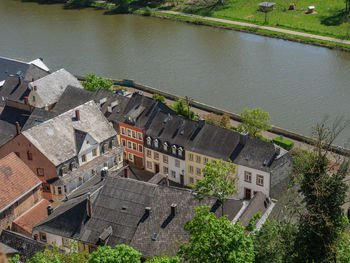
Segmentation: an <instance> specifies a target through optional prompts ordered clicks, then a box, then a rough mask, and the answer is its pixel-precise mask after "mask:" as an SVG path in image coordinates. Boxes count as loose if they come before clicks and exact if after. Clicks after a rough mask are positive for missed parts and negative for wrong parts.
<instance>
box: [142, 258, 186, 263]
mask: <svg viewBox="0 0 350 263" xmlns="http://www.w3.org/2000/svg"><path fill="white" fill-rule="evenodd" d="M146 262H147V263H180V259H179V258H178V257H172V258H168V257H156V258H152V259H150V260H147V261H146Z"/></svg>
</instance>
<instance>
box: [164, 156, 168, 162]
mask: <svg viewBox="0 0 350 263" xmlns="http://www.w3.org/2000/svg"><path fill="white" fill-rule="evenodd" d="M163 163H168V156H166V155H163Z"/></svg>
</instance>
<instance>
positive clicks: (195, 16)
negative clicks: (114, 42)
mask: <svg viewBox="0 0 350 263" xmlns="http://www.w3.org/2000/svg"><path fill="white" fill-rule="evenodd" d="M153 10H154V11H157V12H160V13H164V14H171V15H180V16H185V17H192V18H200V19H203V20H207V21H214V22H220V23H225V24H231V25H237V26H243V27H251V28H258V29H265V30H269V31H274V32H279V33H284V34H290V35H295V36H302V37H309V38H314V39H319V40H325V41H331V42H336V43H341V44H347V45H350V41H349V40H342V39H338V38H333V37H325V36H319V35H313V34H308V33H302V32H297V31H292V30H287V29H282V28H276V27H270V26H260V25H255V24H250V23H245V22H237V21H232V20H227V19H221V18H215V17H208V16H199V15H192V14H186V13H181V12H177V11H169V10H160V9H153Z"/></svg>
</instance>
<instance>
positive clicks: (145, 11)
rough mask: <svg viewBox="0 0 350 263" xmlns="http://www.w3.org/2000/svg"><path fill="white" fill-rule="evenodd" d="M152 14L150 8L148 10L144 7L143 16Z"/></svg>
mask: <svg viewBox="0 0 350 263" xmlns="http://www.w3.org/2000/svg"><path fill="white" fill-rule="evenodd" d="M151 14H152V10H151V8H149V7H148V6H146V8H145V10H144V11H143V14H142V15H144V16H150V15H151Z"/></svg>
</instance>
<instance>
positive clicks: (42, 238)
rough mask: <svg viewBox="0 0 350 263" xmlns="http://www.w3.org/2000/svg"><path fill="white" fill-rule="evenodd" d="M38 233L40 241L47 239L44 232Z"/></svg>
mask: <svg viewBox="0 0 350 263" xmlns="http://www.w3.org/2000/svg"><path fill="white" fill-rule="evenodd" d="M39 235H40V240H41V241H44V242H46V241H47V239H46V233H42V232H39Z"/></svg>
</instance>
